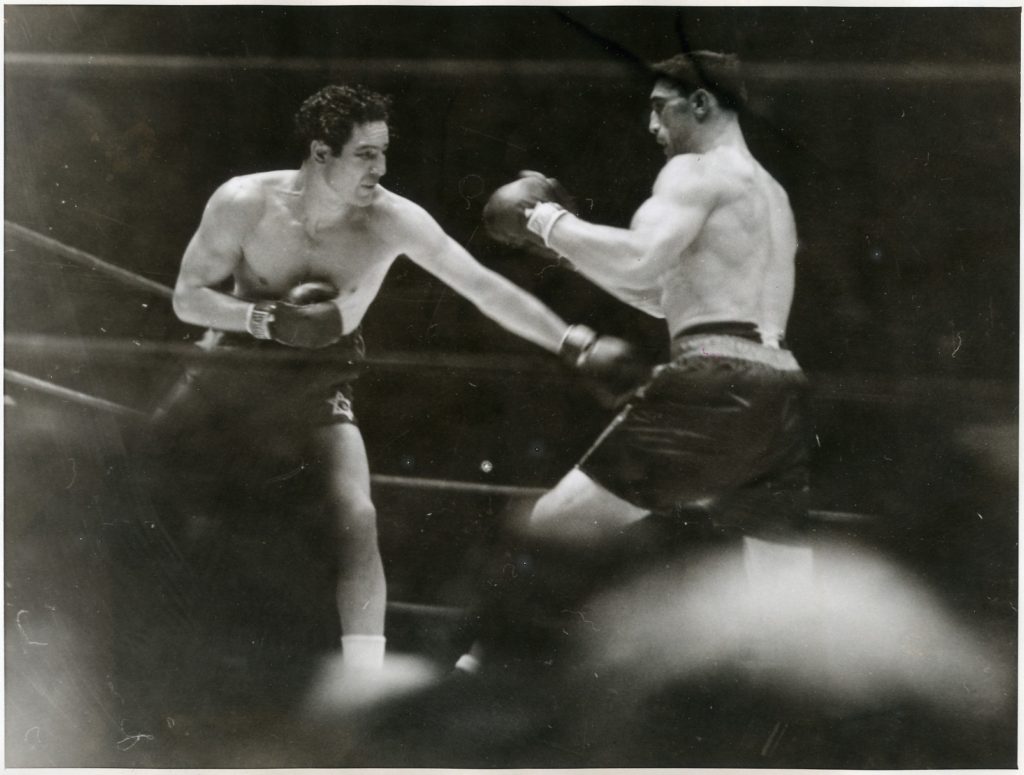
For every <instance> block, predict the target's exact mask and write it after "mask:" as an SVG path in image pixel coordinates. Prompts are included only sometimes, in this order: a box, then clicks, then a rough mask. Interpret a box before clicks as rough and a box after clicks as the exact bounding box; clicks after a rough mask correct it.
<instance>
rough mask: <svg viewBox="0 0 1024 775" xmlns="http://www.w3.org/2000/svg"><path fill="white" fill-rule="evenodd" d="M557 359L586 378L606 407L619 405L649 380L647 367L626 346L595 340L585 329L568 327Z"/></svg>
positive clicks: (620, 342)
mask: <svg viewBox="0 0 1024 775" xmlns="http://www.w3.org/2000/svg"><path fill="white" fill-rule="evenodd" d="M558 355H559V357H560V358H561V359H562V360H563V361H564V362H565V363H566V365H568V366H570V367H571V368H573V369H575V370H576V371H578V372H579V373H580V374H582V375H583V376H584V377H586V378H587V379H588V381H589V382H591V385H592V387H593V388H594V391H595V392H596V393H597V397H598V398H599V399H600V400H601V402H602V403H604V404H607V405H609V406H614V405H617V404H619V403H621V401H622V400H623V399H624V398H626V397H628V396H629V395H630V394H631V393H632V392H633V391H634V390H635V389H636V388H637V387H639V386H640V385H641V384H642V383H643V382H645V381H646V380H647V378H648V377H649V376H650V371H651V369H650V366H649V365H648V364H647V363H645V362H644V361H643V359H641V358H640V356H639V354H638V353H637V352H636V350H635V349H634V348H633V346H632V345H631V344H630V343H629V342H626V341H624V340H622V339H618V338H616V337H614V336H598V335H597V334H596V333H595V332H594V331H593V330H591V329H590V328H588V327H587V326H581V325H574V326H569V328H568V330H567V331H566V332H565V336H564V337H562V344H561V346H560V347H559V350H558Z"/></svg>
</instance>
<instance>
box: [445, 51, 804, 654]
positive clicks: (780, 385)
mask: <svg viewBox="0 0 1024 775" xmlns="http://www.w3.org/2000/svg"><path fill="white" fill-rule="evenodd" d="M652 71H653V76H654V77H653V78H652V81H653V88H652V90H651V92H650V123H649V129H650V131H651V133H652V134H653V135H654V137H655V139H656V140H657V142H658V144H659V145H661V146H662V147H663V148H664V151H665V155H666V156H667V157H668V160H667V162H666V163H665V165H664V167H663V168H662V169H661V171H660V172H659V174H658V176H657V179H656V180H655V182H654V186H653V190H652V193H651V196H650V198H649V199H647V200H646V201H645V202H644V203H643V204H642V205H641V206H640V208H639V209H638V210H637V211H636V213H635V214H634V215H633V218H632V220H631V223H630V225H629V227H628V228H616V227H611V226H604V225H599V224H595V223H590V222H587V221H585V220H583V219H582V218H580V217H578V216H576V215H575V214H573V213H572V212H571V211H570V210H569V209H567V208H566V207H565V206H564V204H563V203H562V202H560V201H559V199H560V198H561V195H560V194H559V193H558V191H557V189H555V188H554V187H553V186H552V187H551V188H550V189H549V196H548V199H547V200H545V199H544V197H543V195H542V194H543V192H541V190H540V188H539V186H538V184H537V182H536V180H535V179H536V178H537V176H538V173H524V176H523V177H522V178H521V179H520V180H518V181H515V182H513V183H511V184H509V185H508V186H507V187H505V188H503V189H499V191H498V192H496V194H495V197H494V199H493V200H492V202H491V204H490V208H491V211H492V212H491V213H490V218H489V220H488V226H489V231H490V232H491V234H492V235H493V236H495V237H496V238H497V239H499V240H503V241H506V242H509V243H511V244H519V243H522V242H524V241H528V242H530V243H531V244H533V245H535V246H538V247H542V248H544V249H547V250H551V251H553V252H555V253H557V254H558V255H560V256H562V257H564V258H565V259H567V260H568V261H569V262H570V263H571V264H572V265H573V266H574V267H575V268H576V269H577V270H578V271H579V272H580V273H581V274H583V275H584V276H586V277H587V278H589V279H590V280H592V281H593V282H595V283H596V284H598V285H600V286H601V287H603V288H604V289H606V290H607V291H609V292H610V293H612V294H613V295H615V296H617V297H618V298H619V299H621V300H623V301H626V302H628V303H631V304H632V305H633V306H635V307H637V308H638V309H640V310H642V311H644V312H647V313H649V314H651V315H654V316H656V317H660V318H664V320H665V323H666V325H667V328H668V334H669V336H670V337H671V351H672V354H673V355H672V359H671V361H670V362H668V363H665V364H663V365H661V366H659V367H657V368H656V369H655V371H654V373H653V375H652V379H651V380H650V381H649V382H648V383H647V384H646V385H644V386H642V387H641V388H639V390H638V391H637V392H636V393H635V394H634V395H633V397H632V398H631V399H630V400H629V401H628V403H627V404H626V406H625V408H624V409H623V410H622V411H621V413H620V414H619V415H618V416H617V417H616V418H615V419H614V420H613V421H612V423H611V424H610V425H609V426H608V427H607V429H606V430H605V431H604V432H603V433H602V434H601V435H600V437H599V438H598V439H597V441H596V442H595V443H594V444H593V446H592V448H591V449H590V450H589V451H588V452H587V453H586V454H585V455H584V457H583V458H582V460H581V461H580V462H579V464H578V465H577V466H576V467H574V468H573V470H571V471H570V472H569V473H568V474H567V475H566V476H565V477H564V478H563V479H562V480H561V481H560V482H558V484H557V485H556V486H555V487H554V489H552V490H551V491H550V492H549V493H547V494H546V495H545V496H544V497H542V498H541V499H540V500H539V501H538V502H537V504H536V506H535V507H534V509H533V511H532V515H531V517H530V520H529V526H528V528H529V529H528V532H529V534H530V535H531V536H534V537H541V538H547V539H550V540H551V541H552V542H557V543H562V544H564V545H567V546H575V547H581V548H584V549H597V548H598V547H600V546H601V545H602V544H603V543H604V542H605V541H606V539H609V538H611V537H614V536H616V535H617V534H619V533H620V532H621V531H623V530H624V529H625V528H627V527H628V526H630V525H632V524H633V523H636V522H638V521H640V520H642V519H643V518H645V517H646V516H648V515H649V514H651V513H657V514H671V513H673V512H677V511H679V510H681V509H691V508H695V507H700V508H701V509H704V510H705V511H706V513H707V514H708V515H709V517H710V519H711V520H713V521H714V523H715V524H716V525H717V526H718V527H720V528H729V529H730V530H731V531H734V532H735V533H736V534H739V535H743V536H745V537H747V536H751V537H755V538H767V539H773V540H774V539H781V540H783V541H789V540H792V539H793V538H794V537H795V536H796V535H797V534H798V533H799V530H800V525H801V523H802V521H803V519H804V517H805V515H806V500H807V495H808V468H807V464H808V444H807V441H808V439H807V432H806V430H805V417H804V409H803V403H804V400H803V396H804V392H805V378H804V375H803V373H802V372H801V369H800V367H799V366H798V364H797V361H796V359H795V358H794V357H793V354H792V353H791V352H790V351H789V350H788V349H786V347H785V344H784V336H785V330H786V323H787V319H788V316H789V312H790V305H791V302H792V298H793V288H794V258H795V253H796V248H797V236H796V227H795V224H794V217H793V212H792V210H791V208H790V205H789V201H788V198H787V196H786V192H785V191H784V190H783V189H782V187H781V186H780V185H779V183H778V182H776V181H775V180H774V179H773V178H772V176H771V175H769V174H768V172H767V171H765V169H764V168H763V167H762V166H761V164H759V163H758V161H757V160H756V159H755V158H754V156H753V155H752V154H751V152H750V150H749V149H748V148H747V144H746V142H745V139H744V136H743V132H742V130H741V128H740V123H739V120H738V111H739V110H740V109H741V107H742V105H743V103H744V99H745V90H744V87H743V84H742V80H741V78H740V75H739V64H738V61H737V59H736V58H735V57H734V56H732V55H723V54H718V53H712V52H695V53H692V54H689V55H679V56H675V57H673V58H671V59H669V60H666V61H664V62H660V63H658V64H655V65H653V66H652ZM540 177H541V178H543V176H540ZM461 663H462V665H463V666H467V667H471V666H472V664H473V661H472V660H471V659H468V658H463V660H461Z"/></svg>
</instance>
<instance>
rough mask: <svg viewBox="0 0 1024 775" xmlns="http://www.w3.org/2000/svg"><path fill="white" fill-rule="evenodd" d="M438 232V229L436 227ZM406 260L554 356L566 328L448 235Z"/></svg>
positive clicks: (560, 321) (537, 303) (553, 314)
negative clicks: (409, 260) (411, 261)
mask: <svg viewBox="0 0 1024 775" xmlns="http://www.w3.org/2000/svg"><path fill="white" fill-rule="evenodd" d="M438 229H440V227H438ZM441 236H442V239H440V240H437V241H436V242H434V244H433V245H430V246H424V247H425V249H424V250H423V251H422V252H420V253H418V254H417V253H413V252H410V253H409V258H410V259H412V260H413V261H414V262H416V263H417V264H419V265H420V266H422V267H423V268H424V269H426V270H427V271H428V272H430V273H431V274H433V275H434V276H435V277H437V278H438V279H439V280H441V281H443V282H444V283H445V284H447V285H448V286H450V287H451V288H452V290H454V291H456V292H457V293H458V294H459V295H461V296H463V297H465V298H466V299H468V300H469V301H471V302H473V304H474V305H476V307H477V308H478V309H479V310H480V311H481V312H482V313H483V314H484V315H486V316H487V317H489V318H491V320H493V321H495V322H496V323H498V324H499V325H501V326H502V327H503V328H505V329H507V330H508V331H511V332H512V333H513V334H516V335H517V336H521V337H522V338H523V339H526V340H527V341H530V342H533V343H534V344H536V345H539V346H540V347H543V348H544V349H545V350H548V351H550V352H553V353H557V352H558V350H559V347H560V345H561V343H562V337H563V336H564V335H565V331H566V329H567V328H568V325H567V324H566V322H565V321H564V320H562V319H561V318H560V317H559V316H558V315H556V314H555V313H554V312H553V311H552V310H551V309H549V308H548V307H547V306H546V305H545V304H543V303H542V302H540V301H539V300H538V299H536V298H534V297H533V296H531V295H530V294H528V293H527V292H526V291H524V290H523V289H521V288H520V287H519V286H517V285H516V284H515V283H512V282H510V281H509V280H507V279H505V278H504V277H502V276H501V275H500V274H498V273H497V272H493V271H491V270H490V269H487V268H486V267H484V266H483V265H481V264H480V263H479V262H478V261H477V260H476V259H475V258H473V257H472V256H471V255H470V254H469V253H468V252H466V250H465V249H464V248H463V247H462V246H461V245H459V244H458V243H457V242H455V240H453V239H452V238H451V237H449V236H448V235H446V234H444V233H443V232H441Z"/></svg>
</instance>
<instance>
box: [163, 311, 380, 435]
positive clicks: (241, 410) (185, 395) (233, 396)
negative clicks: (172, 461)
mask: <svg viewBox="0 0 1024 775" xmlns="http://www.w3.org/2000/svg"><path fill="white" fill-rule="evenodd" d="M197 346H199V347H200V348H202V349H204V350H209V351H212V350H218V349H222V348H224V349H245V350H248V351H256V352H259V351H266V352H273V351H277V352H280V351H282V350H286V351H287V352H288V353H290V354H294V355H295V356H296V358H295V360H288V361H276V362H275V361H274V360H271V359H268V360H267V362H266V363H260V362H258V361H253V362H249V361H240V362H237V363H218V362H211V363H208V364H207V363H201V362H199V363H192V364H190V365H189V366H188V367H187V368H186V369H185V373H184V375H183V377H182V378H181V380H180V381H179V382H178V383H177V384H176V385H175V386H174V388H173V389H172V390H171V392H170V393H169V394H168V396H167V398H165V400H164V401H163V403H162V404H161V406H159V407H158V408H157V410H156V412H155V413H154V421H155V422H156V423H157V424H158V425H164V426H167V425H174V424H177V423H179V422H185V423H187V424H190V425H194V424H196V423H204V422H207V423H209V422H212V423H215V424H217V425H222V424H240V423H245V422H252V423H255V424H256V425H258V426H260V427H263V428H266V429H268V430H269V429H274V428H276V429H291V430H298V429H302V428H309V427H318V426H324V425H334V424H338V423H353V424H355V423H356V417H355V414H354V412H353V409H352V399H353V392H354V391H353V384H352V383H353V382H354V381H355V378H356V368H355V367H358V364H359V363H360V362H361V361H362V360H363V358H364V357H365V354H366V347H365V344H364V342H363V337H362V334H361V332H360V330H359V329H357V330H355V331H353V332H352V333H351V334H348V335H347V336H345V337H342V339H341V340H339V341H338V342H337V343H335V344H333V345H331V346H330V347H326V348H323V349H320V350H316V351H313V352H315V353H316V356H317V357H316V359H315V360H314V359H310V361H309V362H303V361H302V359H301V356H302V351H300V350H295V349H293V348H286V347H284V346H283V345H280V344H277V343H276V342H273V341H268V340H259V339H254V338H253V337H251V336H249V335H248V334H243V333H234V332H225V331H216V330H213V329H210V330H208V331H207V332H206V333H205V335H204V336H203V338H202V339H201V340H200V341H199V342H198V343H197ZM322 355H329V356H336V358H337V362H334V357H332V358H331V362H325V360H324V359H323V358H322V357H321V356H322Z"/></svg>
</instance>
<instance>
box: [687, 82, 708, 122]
mask: <svg viewBox="0 0 1024 775" xmlns="http://www.w3.org/2000/svg"><path fill="white" fill-rule="evenodd" d="M713 100H714V98H713V97H712V96H711V94H710V93H709V92H708V91H707V90H706V89H697V90H696V91H694V92H693V94H691V95H690V99H689V102H690V109H691V110H693V115H694V117H695V118H696V119H697V120H698V121H703V120H704V119H705V118H707V116H708V113H710V112H711V105H712V102H713Z"/></svg>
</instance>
